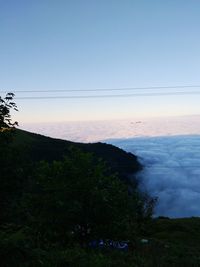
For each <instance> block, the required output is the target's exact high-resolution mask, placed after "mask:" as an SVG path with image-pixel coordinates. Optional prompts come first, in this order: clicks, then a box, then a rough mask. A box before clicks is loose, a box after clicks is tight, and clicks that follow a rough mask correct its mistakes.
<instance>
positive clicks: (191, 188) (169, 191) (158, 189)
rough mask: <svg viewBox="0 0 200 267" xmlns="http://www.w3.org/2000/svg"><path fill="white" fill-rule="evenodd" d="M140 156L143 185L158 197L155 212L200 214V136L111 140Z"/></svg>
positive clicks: (180, 215)
mask: <svg viewBox="0 0 200 267" xmlns="http://www.w3.org/2000/svg"><path fill="white" fill-rule="evenodd" d="M107 143H110V144H113V145H116V146H118V147H120V148H122V149H124V150H126V151H128V152H132V153H134V154H136V155H137V156H139V160H140V161H141V163H142V164H143V165H144V166H145V168H144V170H143V171H142V172H141V173H140V174H139V176H138V178H139V180H140V186H141V188H142V189H143V190H145V191H147V192H149V193H150V195H151V196H154V197H158V202H157V205H156V208H155V215H157V216H158V215H160V216H168V217H190V216H200V136H194V135H187V136H170V137H169V136H166V137H149V138H130V139H126V140H124V139H119V140H109V141H107Z"/></svg>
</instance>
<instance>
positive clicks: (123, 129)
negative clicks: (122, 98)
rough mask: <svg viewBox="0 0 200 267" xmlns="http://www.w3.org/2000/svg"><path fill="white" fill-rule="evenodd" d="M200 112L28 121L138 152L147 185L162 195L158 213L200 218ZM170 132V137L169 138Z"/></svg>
mask: <svg viewBox="0 0 200 267" xmlns="http://www.w3.org/2000/svg"><path fill="white" fill-rule="evenodd" d="M199 122H200V116H198V115H197V116H183V117H171V118H170V117H169V118H162V119H161V118H157V119H156V118H155V119H143V118H137V119H132V120H119V121H100V122H66V123H45V124H24V125H22V128H23V129H25V130H29V131H32V132H37V133H40V134H44V135H47V136H51V137H56V138H61V139H66V140H72V141H79V142H96V141H102V140H107V141H105V142H107V143H111V144H114V145H116V146H118V147H121V148H122V149H124V150H126V151H129V152H132V153H134V154H135V155H137V156H138V157H139V158H140V161H141V162H142V163H143V164H144V166H145V168H144V170H143V171H142V172H141V173H140V174H139V179H140V181H141V184H140V186H141V188H142V189H145V190H147V191H148V192H149V193H150V194H151V195H152V196H157V197H158V199H159V200H158V204H157V206H156V210H155V211H156V215H162V216H169V217H189V216H200V123H199ZM163 136H164V137H163Z"/></svg>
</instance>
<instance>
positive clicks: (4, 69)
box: [0, 0, 200, 122]
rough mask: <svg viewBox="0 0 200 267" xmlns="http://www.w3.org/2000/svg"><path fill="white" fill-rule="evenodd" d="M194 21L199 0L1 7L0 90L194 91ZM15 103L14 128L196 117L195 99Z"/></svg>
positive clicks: (68, 0)
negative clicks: (16, 123)
mask: <svg viewBox="0 0 200 267" xmlns="http://www.w3.org/2000/svg"><path fill="white" fill-rule="evenodd" d="M199 14H200V1H198V0H190V1H188V0H167V1H160V0H151V1H149V0H137V1H136V0H0V38H1V40H0V90H4V91H13V90H15V91H17V90H27V91H29V90H30V91H35V90H61V89H63V90H64V89H74V90H75V89H99V88H126V87H143V86H170V85H173V86H175V85H191V84H192V85H196V84H197V85H200V77H199V70H200V32H199V29H200V16H199ZM174 90H175V89H174ZM188 90H193V89H191V88H190V89H187V91H188ZM196 90H197V89H196ZM199 90H200V89H199ZM164 91H166V90H164V89H162V90H160V92H164ZM193 91H194V90H193ZM124 92H125V93H126V91H125V90H124ZM77 94H79V95H80V94H81V95H88V94H89V93H88V92H82V93H76V95H77ZM93 94H100V93H99V92H96V93H93ZM26 95H34V96H36V95H44V94H36V93H35V94H34V93H32V94H25V93H23V94H22V93H21V94H20V93H18V94H16V97H20V96H26ZM48 95H64V94H63V93H62V94H61V93H59V94H58V93H54V94H52V93H48ZM71 95H75V93H71ZM16 102H17V104H18V107H19V109H20V111H19V113H18V114H17V115H16V116H15V117H16V119H17V120H18V121H19V122H41V121H47V122H48V121H67V120H96V119H119V118H120V119H121V118H131V117H135V116H136V117H137V116H159V115H161V116H164V115H166V116H168V115H182V114H200V105H199V103H200V95H199V96H198V95H196V96H194V95H193V96H192V95H191V96H162V97H137V98H135V97H134V98H130V97H129V98H108V99H107V98H104V99H100V98H98V99H54V100H49V99H46V100H44V99H43V100H16Z"/></svg>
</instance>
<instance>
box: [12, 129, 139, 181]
mask: <svg viewBox="0 0 200 267" xmlns="http://www.w3.org/2000/svg"><path fill="white" fill-rule="evenodd" d="M14 145H15V146H17V147H21V148H23V149H24V150H25V151H26V152H25V154H26V155H27V157H29V158H30V159H31V160H34V161H40V160H47V161H50V162H51V161H53V160H60V159H62V158H63V156H64V155H66V154H67V153H69V150H70V149H71V147H74V148H76V149H80V150H82V151H84V152H90V153H93V154H94V156H95V157H96V158H101V159H102V160H103V161H105V162H106V163H107V164H108V166H109V168H110V170H111V172H112V173H113V172H117V173H118V174H119V176H120V177H121V178H123V179H127V177H128V176H129V175H131V174H134V173H136V172H137V171H139V170H140V169H141V168H142V166H141V165H140V163H139V162H138V160H137V157H136V156H135V155H133V154H131V153H127V152H125V151H123V150H122V149H120V148H117V147H115V146H113V145H108V144H104V143H88V144H84V143H75V142H70V141H65V140H61V139H54V138H50V137H46V136H43V135H39V134H34V133H30V132H27V131H22V130H19V129H18V130H16V135H15V139H14Z"/></svg>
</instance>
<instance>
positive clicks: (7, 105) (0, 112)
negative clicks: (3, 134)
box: [0, 93, 18, 131]
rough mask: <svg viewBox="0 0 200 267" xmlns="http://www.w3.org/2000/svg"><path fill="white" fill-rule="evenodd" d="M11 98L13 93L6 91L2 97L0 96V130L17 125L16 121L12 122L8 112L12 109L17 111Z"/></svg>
mask: <svg viewBox="0 0 200 267" xmlns="http://www.w3.org/2000/svg"><path fill="white" fill-rule="evenodd" d="M13 98H14V94H13V93H8V94H7V95H6V97H5V98H4V99H3V98H1V96H0V131H3V130H5V129H8V128H10V127H15V126H17V125H18V123H17V122H16V121H15V122H12V119H11V114H10V111H11V110H12V109H14V110H15V111H18V109H17V105H16V104H15V103H14V102H13Z"/></svg>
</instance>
